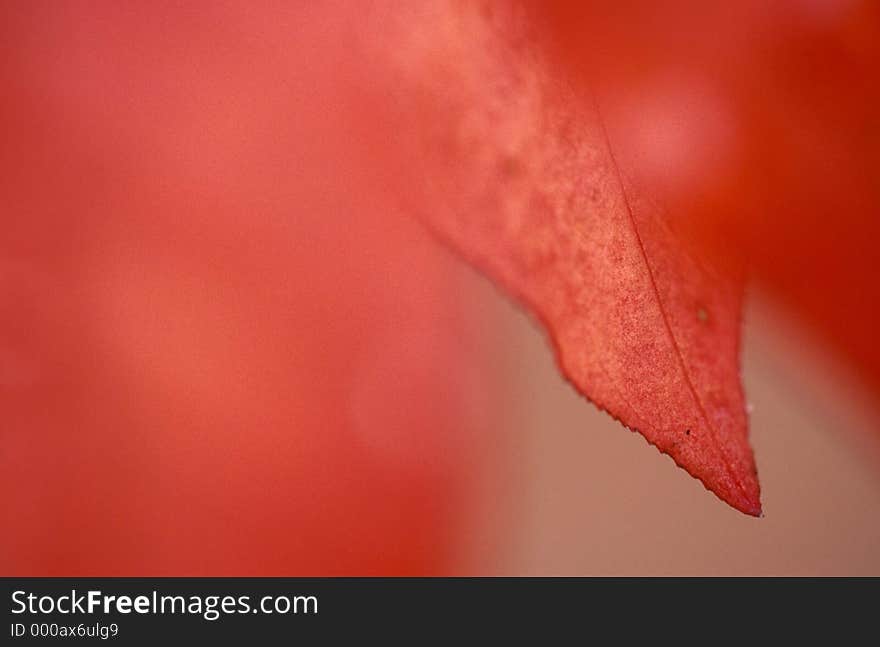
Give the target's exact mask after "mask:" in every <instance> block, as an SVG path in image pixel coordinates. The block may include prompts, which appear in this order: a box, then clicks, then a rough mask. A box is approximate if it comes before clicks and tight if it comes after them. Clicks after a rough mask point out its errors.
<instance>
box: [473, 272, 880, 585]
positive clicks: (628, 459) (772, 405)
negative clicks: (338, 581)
mask: <svg viewBox="0 0 880 647" xmlns="http://www.w3.org/2000/svg"><path fill="white" fill-rule="evenodd" d="M485 289H486V300H487V302H489V303H493V302H494V303H495V304H496V306H497V308H496V315H497V317H498V323H499V325H500V326H501V327H502V328H503V329H504V330H506V337H504V342H503V346H504V348H503V349H500V350H499V352H498V358H499V362H500V363H499V365H498V366H499V371H500V372H503V373H504V374H505V375H506V376H507V377H506V378H505V379H506V380H507V386H508V389H509V401H508V406H509V407H510V411H509V412H508V416H507V420H506V423H505V424H507V425H508V429H507V431H508V432H509V434H510V436H509V438H508V441H509V444H508V445H507V446H506V447H505V448H504V449H503V450H502V451H504V452H505V454H504V458H505V460H506V463H507V472H506V474H507V481H506V482H505V483H504V485H503V486H499V484H498V483H495V484H494V485H493V486H492V490H493V491H491V492H490V494H489V495H487V496H486V502H485V504H484V507H485V517H484V520H483V524H484V525H493V524H494V525H496V526H497V525H498V524H501V525H502V526H504V527H505V529H504V530H502V531H501V532H500V534H501V536H506V538H507V539H506V541H504V542H503V546H502V549H501V551H500V552H498V553H495V554H494V555H487V554H486V549H487V548H488V545H487V544H485V543H483V542H482V540H481V539H480V533H479V532H478V533H476V535H474V536H472V537H471V540H470V541H471V542H472V546H471V550H472V553H474V554H475V556H474V557H473V561H472V565H473V566H472V568H471V569H470V570H471V572H479V573H485V574H498V575H632V576H646V575H649V576H650V575H880V551H878V550H877V548H878V546H880V417H878V415H877V412H876V408H875V407H874V406H873V405H872V404H871V402H870V401H869V400H867V399H866V397H865V396H864V394H859V392H858V388H857V385H855V383H853V382H852V381H850V380H849V378H848V377H847V375H846V372H845V370H844V369H842V368H841V367H839V366H834V365H833V364H832V363H831V362H830V361H829V359H828V358H827V357H825V356H823V353H822V352H821V350H819V349H818V346H817V345H816V343H815V341H814V340H812V339H811V338H810V337H809V335H807V334H806V333H804V332H803V331H799V330H797V329H796V328H795V327H793V326H791V325H790V323H789V322H786V321H785V320H784V318H783V317H780V316H779V315H778V313H775V312H774V310H773V308H772V306H770V305H769V304H768V303H767V302H766V301H765V300H763V299H760V298H759V299H755V298H754V295H752V298H751V299H750V300H749V304H750V305H749V307H748V310H747V313H746V320H747V323H746V325H745V341H744V346H745V356H744V381H745V388H746V394H747V398H748V401H749V403H750V405H751V409H752V413H751V439H752V444H753V446H754V449H755V452H756V456H757V462H758V469H759V473H760V477H761V484H762V499H763V501H764V504H765V505H764V515H765V516H764V517H763V518H760V519H754V518H751V517H747V516H745V515H743V514H741V513H739V512H737V511H735V510H733V509H731V508H730V507H728V506H726V505H724V504H723V503H722V502H721V501H719V500H718V499H717V498H716V497H715V496H714V495H712V494H711V493H710V492H707V491H706V490H705V489H704V488H703V487H702V486H701V485H700V483H699V482H698V481H696V480H695V479H693V478H690V477H689V476H688V475H687V474H686V473H685V472H684V471H683V470H680V469H677V468H676V467H675V466H674V465H673V463H672V461H671V460H670V459H669V458H668V457H666V456H663V455H661V454H659V453H658V452H657V450H656V449H654V448H653V447H651V446H649V445H648V444H647V443H646V442H645V440H644V439H643V438H642V437H641V436H640V435H638V434H635V433H631V432H629V431H627V430H626V429H624V428H623V427H622V426H620V425H619V424H618V423H616V422H614V421H613V420H611V419H610V418H609V417H608V416H607V415H605V414H603V413H601V412H599V411H598V410H596V408H595V407H593V406H592V405H591V404H589V403H588V402H586V401H585V400H584V399H583V398H582V397H581V396H579V395H578V394H577V393H576V392H575V391H574V389H573V388H571V386H569V385H568V384H566V383H565V382H564V381H563V379H562V378H561V377H560V376H559V373H558V371H557V369H556V367H555V366H554V363H553V357H552V353H551V352H550V350H549V347H548V345H547V343H546V342H545V340H544V338H543V335H542V333H541V332H540V330H539V329H538V328H537V326H535V325H534V324H533V323H532V322H531V321H529V319H528V318H527V316H526V315H524V314H522V313H521V312H519V311H518V310H517V309H516V308H515V307H514V306H513V305H511V304H510V303H508V302H506V300H505V299H504V298H503V297H500V296H498V295H497V293H495V294H493V292H494V291H493V290H492V288H491V287H489V286H486V288H485ZM756 302H757V303H756ZM487 491H488V488H487ZM505 525H506V526H505ZM477 527H479V524H478V526H477ZM496 530H497V528H496Z"/></svg>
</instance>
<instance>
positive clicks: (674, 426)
mask: <svg viewBox="0 0 880 647" xmlns="http://www.w3.org/2000/svg"><path fill="white" fill-rule="evenodd" d="M474 7H475V5H473V4H467V5H454V4H453V5H452V6H451V8H450V7H445V8H435V9H433V10H430V11H425V12H423V13H420V14H419V15H416V16H407V18H406V23H405V24H406V28H407V30H408V33H409V35H410V38H409V39H408V40H406V41H404V42H405V43H407V45H406V46H404V47H403V48H401V49H400V50H399V51H398V54H399V64H400V70H401V81H400V87H402V88H403V90H404V91H403V92H402V93H401V95H402V96H403V97H404V98H403V104H402V111H401V119H404V118H406V119H409V121H408V124H409V131H408V132H411V133H416V134H417V136H420V137H423V138H424V140H423V146H420V147H417V149H416V150H417V152H416V153H415V155H417V156H418V159H413V160H412V166H413V167H415V168H418V169H424V168H428V169H431V173H432V178H431V180H432V181H431V183H430V186H428V187H427V188H426V189H425V190H426V191H427V192H428V197H427V199H426V198H425V197H424V196H423V195H420V196H418V197H416V198H414V200H415V201H414V203H413V204H414V206H415V205H424V204H428V205H430V207H428V208H424V207H422V208H421V212H422V214H423V215H424V217H425V218H426V219H427V221H428V222H429V223H430V224H431V227H432V229H433V230H434V231H436V232H437V233H438V234H439V236H440V237H441V238H443V239H444V240H446V241H447V242H448V243H449V244H451V246H452V247H453V248H455V249H456V250H458V251H459V252H460V253H461V254H462V255H464V256H465V257H466V258H467V259H469V260H470V261H471V262H472V263H473V264H474V265H476V266H477V267H479V268H480V269H481V270H483V271H484V272H485V273H487V274H488V275H489V276H491V277H492V278H493V279H494V280H495V281H496V282H498V283H499V284H500V285H501V286H503V287H504V288H505V289H506V290H507V291H508V292H509V293H510V294H512V295H514V296H515V297H516V298H518V299H519V300H520V301H522V302H523V303H524V304H526V305H527V306H528V308H529V309H530V311H531V312H532V313H533V314H534V315H536V316H537V317H538V318H539V319H540V320H541V322H542V323H543V324H544V326H545V328H546V329H547V331H548V333H549V335H550V338H551V340H552V342H553V345H554V347H555V350H556V355H557V359H558V362H559V365H560V368H561V370H562V371H563V373H564V374H565V376H566V377H567V378H568V379H569V380H570V381H571V382H572V383H573V384H574V386H575V387H576V388H577V389H578V390H579V391H580V392H581V393H583V394H584V395H585V396H587V397H588V398H589V399H590V400H591V401H593V402H594V403H595V404H596V405H597V406H599V407H600V408H601V409H604V410H606V411H608V412H609V413H610V414H611V415H612V416H614V417H615V418H617V419H619V420H620V421H621V422H622V423H623V424H624V425H626V426H627V427H630V428H632V429H634V430H637V431H639V432H640V433H642V434H643V435H644V436H645V438H647V439H648V441H649V442H651V443H652V444H654V445H656V446H657V447H658V448H659V449H660V451H662V452H664V453H666V454H669V455H670V456H671V457H672V458H673V459H674V460H675V462H676V463H677V464H678V465H680V466H681V467H683V468H684V469H686V470H687V471H688V472H689V473H690V474H692V475H693V476H695V477H696V478H698V479H700V480H701V481H702V482H703V483H704V484H705V486H706V487H707V488H709V489H710V490H712V491H713V492H715V493H716V494H717V495H718V496H719V497H720V498H722V499H723V500H724V501H726V502H727V503H729V504H730V505H732V506H734V507H735V508H737V509H738V510H741V511H743V512H745V513H748V514H752V515H759V514H760V512H761V506H760V502H759V486H758V480H757V474H756V470H755V465H754V460H753V457H752V452H751V449H750V447H749V444H748V440H747V420H746V415H745V411H744V402H743V394H742V390H741V387H740V380H739V368H738V344H739V318H740V285H739V283H738V281H736V280H733V279H730V278H729V277H727V276H723V275H722V274H720V273H718V272H716V271H714V270H713V269H712V268H711V267H709V266H707V265H706V264H705V262H702V261H700V260H698V259H697V258H696V257H694V256H693V255H692V253H691V252H690V251H689V250H688V249H687V248H686V247H685V246H684V245H683V243H682V241H681V239H680V237H679V236H678V235H677V234H676V233H675V232H674V231H673V228H672V226H671V223H670V222H669V216H668V214H666V213H664V212H662V211H661V210H660V209H659V208H658V207H657V206H655V205H654V204H653V203H651V202H650V201H649V200H647V199H646V198H645V197H644V196H643V195H641V193H640V192H639V191H638V190H637V188H636V187H635V186H634V185H633V183H632V182H631V181H630V179H629V175H628V174H627V173H626V172H624V170H623V169H621V168H620V166H619V165H618V162H617V160H616V159H615V153H614V142H613V141H611V140H610V139H609V137H608V134H607V131H606V127H605V124H604V123H603V118H602V114H601V111H600V109H599V108H598V107H597V105H596V104H595V103H593V102H592V100H591V99H590V98H589V97H587V96H579V95H577V94H576V93H574V92H573V91H572V90H570V89H567V88H566V86H565V85H564V84H562V83H560V82H559V79H558V78H556V77H555V75H554V74H553V73H552V70H551V69H550V67H549V65H548V64H547V63H546V62H545V61H544V60H543V59H542V55H541V52H540V51H539V50H538V49H537V48H536V47H535V46H534V44H533V42H532V40H531V33H530V28H529V26H528V20H527V18H526V17H525V16H524V15H520V14H518V13H517V12H515V11H507V10H504V11H499V10H497V8H496V9H495V10H492V11H490V10H478V9H475V8H474ZM412 96H415V97H417V99H416V100H411V98H410V97H412ZM405 131H406V129H405ZM412 180H413V181H414V182H416V181H417V176H416V175H414V176H413V178H412Z"/></svg>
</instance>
